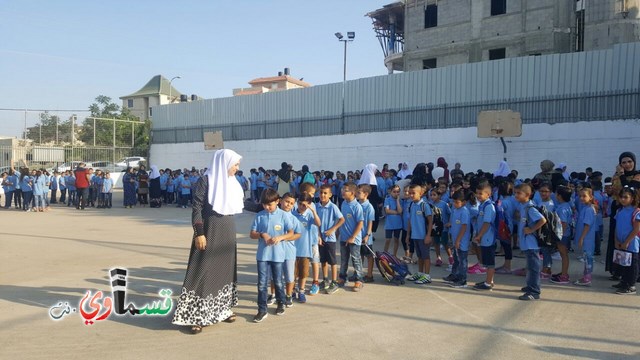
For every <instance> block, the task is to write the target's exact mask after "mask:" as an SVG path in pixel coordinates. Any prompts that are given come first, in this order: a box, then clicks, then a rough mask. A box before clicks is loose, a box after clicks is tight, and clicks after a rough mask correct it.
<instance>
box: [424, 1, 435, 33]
mask: <svg viewBox="0 0 640 360" xmlns="http://www.w3.org/2000/svg"><path fill="white" fill-rule="evenodd" d="M436 26H438V5H436V4H433V5H427V7H426V8H425V9H424V28H425V29H427V28H432V27H436Z"/></svg>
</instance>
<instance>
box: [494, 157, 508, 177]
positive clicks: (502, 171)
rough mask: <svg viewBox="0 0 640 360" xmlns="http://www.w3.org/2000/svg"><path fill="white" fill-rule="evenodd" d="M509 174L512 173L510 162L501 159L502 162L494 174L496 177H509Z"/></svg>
mask: <svg viewBox="0 0 640 360" xmlns="http://www.w3.org/2000/svg"><path fill="white" fill-rule="evenodd" d="M509 174H511V169H510V168H509V164H508V163H507V162H506V161H505V160H502V161H500V164H499V165H498V170H496V171H495V172H494V173H493V176H494V177H507V176H509Z"/></svg>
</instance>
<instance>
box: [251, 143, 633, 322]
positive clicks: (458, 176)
mask: <svg viewBox="0 0 640 360" xmlns="http://www.w3.org/2000/svg"><path fill="white" fill-rule="evenodd" d="M440 160H442V161H440ZM443 165H444V167H443ZM540 167H541V172H540V173H539V174H537V175H536V176H535V177H533V178H530V179H524V180H523V179H519V178H518V173H517V172H516V171H511V170H510V169H509V166H508V164H507V163H506V162H501V163H500V166H499V169H498V170H497V171H496V172H494V173H486V172H483V171H480V170H479V171H477V172H475V173H467V174H465V173H463V172H462V170H460V165H459V164H456V168H455V169H454V170H451V171H449V170H448V169H447V168H446V162H445V161H444V159H439V161H438V166H437V167H434V166H433V165H430V164H419V165H417V166H416V168H415V169H414V171H413V172H410V171H406V170H407V166H406V164H399V170H398V171H395V170H389V169H388V167H387V166H386V165H385V166H384V167H383V170H382V171H378V168H377V166H376V165H374V164H369V165H367V166H366V167H365V168H364V170H363V171H362V172H360V171H354V172H348V173H347V174H339V173H337V174H336V177H335V178H334V176H333V175H334V174H333V173H332V172H328V171H319V172H315V173H311V172H309V170H308V168H307V167H306V166H304V167H303V170H302V171H300V172H290V176H289V177H287V176H282V172H276V171H266V170H264V169H262V168H260V169H258V170H254V169H252V170H251V179H250V180H249V185H248V186H249V189H250V190H251V191H252V192H251V197H252V198H253V199H259V202H260V204H261V205H262V207H263V209H264V210H262V211H260V212H259V213H258V214H257V215H256V217H255V219H254V222H253V224H252V226H251V232H250V237H251V238H252V239H256V240H258V249H257V253H256V260H257V263H258V313H257V315H256V316H255V317H254V322H261V321H263V320H264V319H265V318H266V317H267V315H268V313H267V307H268V305H272V304H275V303H277V309H276V314H277V315H281V314H283V313H284V312H285V309H286V308H287V307H291V306H292V305H293V302H294V300H297V301H298V302H300V303H304V302H306V301H307V294H308V295H316V294H318V293H319V292H321V291H322V292H324V293H326V294H332V293H334V292H336V291H337V290H338V289H340V288H345V287H346V286H347V285H348V284H349V283H350V282H351V283H353V285H352V287H351V289H352V290H353V291H356V292H359V291H361V290H362V289H363V287H364V284H365V283H367V282H373V281H374V278H373V266H374V258H373V253H372V250H371V248H372V246H373V234H375V233H376V228H377V223H378V221H379V218H381V217H384V218H385V221H384V222H385V224H384V229H385V243H384V250H385V251H389V250H390V249H391V248H392V250H391V254H392V255H393V256H396V257H398V250H399V247H400V245H402V248H403V249H404V254H403V256H401V257H400V258H399V259H402V261H404V262H405V263H407V264H416V263H417V268H415V270H416V271H414V272H413V273H412V274H410V275H408V276H407V279H408V280H411V281H414V282H415V283H416V284H429V283H431V282H432V281H433V279H432V278H431V275H430V270H431V266H432V263H431V248H432V247H433V248H434V250H435V252H436V254H435V256H436V258H435V266H444V262H443V258H444V259H445V261H448V267H447V270H449V271H450V272H451V273H450V274H449V275H448V276H446V277H444V278H443V279H442V280H443V281H444V282H445V283H447V284H448V285H449V286H451V287H453V288H467V287H468V285H467V274H484V275H485V276H486V278H485V280H483V281H481V282H478V283H476V284H474V285H472V286H471V287H472V288H473V289H474V290H478V291H490V290H492V289H493V288H494V286H495V284H496V276H495V275H496V274H515V275H523V276H526V280H525V286H524V287H522V292H523V294H522V295H521V296H520V297H519V299H520V300H525V301H527V300H537V299H539V298H540V296H541V281H542V280H548V281H551V282H554V283H557V284H570V283H571V281H570V277H569V262H570V258H569V253H570V252H571V251H576V252H578V254H580V256H579V258H578V260H579V261H581V262H583V263H584V265H583V271H582V272H581V274H580V276H579V278H578V279H577V280H576V281H574V282H573V284H575V285H577V286H590V285H591V281H592V273H593V263H594V256H598V255H600V254H601V247H602V245H601V243H602V237H603V235H604V234H605V231H604V230H603V219H604V218H607V217H609V218H610V222H609V226H610V229H609V231H608V234H609V239H608V245H607V249H606V251H607V254H606V271H608V272H609V273H610V275H611V276H610V278H609V279H610V280H613V281H616V282H617V283H616V284H614V285H613V288H615V289H616V290H615V293H616V294H620V295H628V294H635V293H636V287H635V284H636V282H637V281H640V279H638V273H639V270H640V269H639V262H638V252H639V245H640V244H639V242H640V237H639V235H640V210H639V209H638V208H639V206H640V191H639V190H638V189H640V172H637V171H636V170H635V155H633V154H632V153H628V152H627V153H623V154H621V155H620V159H619V165H618V166H617V168H616V173H615V175H614V176H612V177H610V178H609V177H607V178H605V179H603V174H602V173H600V172H597V171H593V170H592V169H587V170H586V171H585V172H583V173H571V174H568V173H567V172H566V166H565V165H564V164H560V165H559V166H558V167H555V164H553V162H551V161H550V160H545V161H543V162H541V164H540ZM287 168H288V171H290V167H288V166H286V164H284V163H283V169H285V170H286V169H287ZM398 174H400V176H399V175H398ZM273 177H278V178H279V180H276V181H275V182H274V181H271V180H270V179H271V178H273ZM239 181H240V180H239ZM282 182H284V183H285V184H287V185H288V186H289V190H290V191H287V192H285V193H284V194H279V192H281V191H282ZM242 183H243V182H242V181H241V184H242ZM254 184H255V185H254ZM356 184H357V185H356ZM243 185H244V184H243ZM376 193H377V194H378V195H379V196H380V197H381V198H382V199H383V201H381V202H379V203H375V204H374V202H373V201H370V200H371V197H372V195H373V194H376ZM552 223H554V224H552ZM554 226H555V228H554ZM552 233H555V234H556V236H557V239H556V240H555V241H554V242H553V243H552V246H548V245H547V244H548V241H547V242H546V243H545V239H544V238H545V237H546V236H547V237H548V236H550V235H551V234H552ZM498 249H499V250H498ZM518 249H519V250H521V252H522V256H523V257H525V258H526V267H525V268H524V269H512V268H511V261H512V259H513V256H514V250H518ZM574 249H575V250H574ZM337 251H339V252H340V264H338V262H337V260H336V252H337ZM471 254H473V255H475V257H476V258H477V263H476V264H475V265H473V266H470V267H469V266H468V265H467V264H468V257H469V255H471ZM497 254H499V255H503V256H504V259H505V260H504V264H502V265H501V266H499V267H496V256H497ZM554 258H556V259H560V261H561V264H560V267H559V271H558V272H557V273H555V274H554V273H553V272H552V268H553V267H554V264H553V260H554ZM365 262H366V265H365ZM349 264H351V266H352V269H353V272H352V275H351V276H349V271H348V270H349ZM310 265H311V266H310ZM310 267H311V274H310V273H309V268H310ZM310 276H311V279H312V282H311V286H310V288H309V289H308V290H307V289H306V284H307V278H308V277H310ZM321 276H322V280H321V279H320V277H321ZM269 288H271V289H270V290H269Z"/></svg>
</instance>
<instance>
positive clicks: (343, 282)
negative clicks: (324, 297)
mask: <svg viewBox="0 0 640 360" xmlns="http://www.w3.org/2000/svg"><path fill="white" fill-rule="evenodd" d="M337 284H338V286H339V287H344V286H345V285H346V284H347V282H346V281H345V280H344V279H338V283H337Z"/></svg>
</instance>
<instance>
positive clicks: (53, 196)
mask: <svg viewBox="0 0 640 360" xmlns="http://www.w3.org/2000/svg"><path fill="white" fill-rule="evenodd" d="M57 193H58V190H56V189H51V200H50V201H49V203H50V204H57V203H58V201H57V200H56V198H57V197H58V196H57V195H58V194H57Z"/></svg>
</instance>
